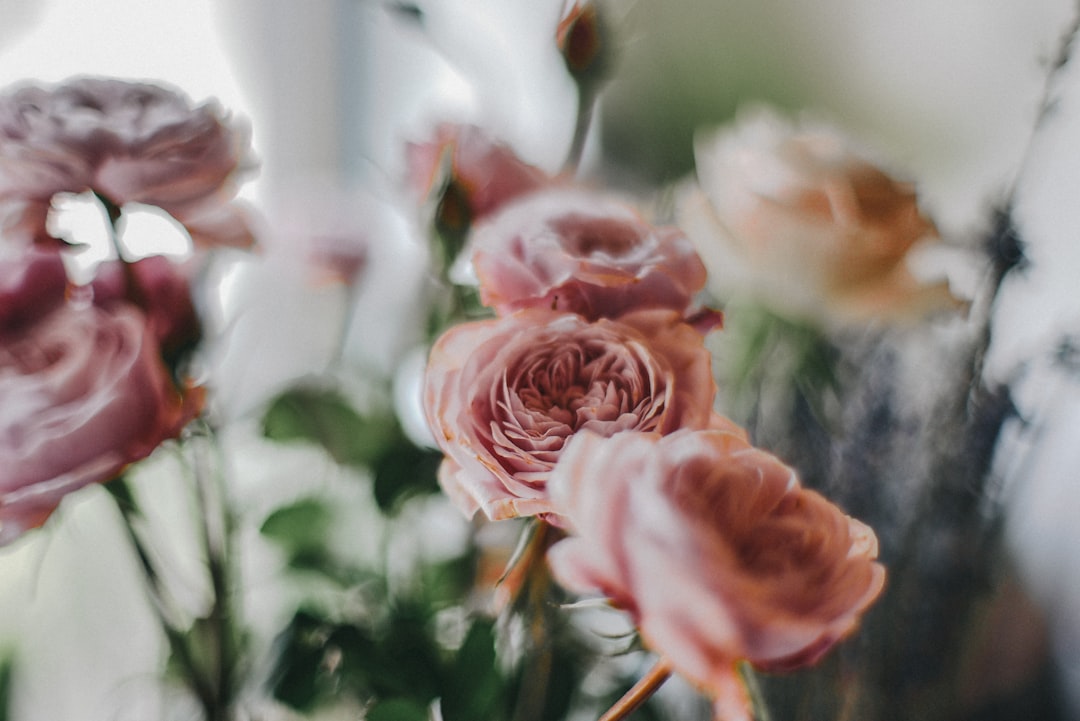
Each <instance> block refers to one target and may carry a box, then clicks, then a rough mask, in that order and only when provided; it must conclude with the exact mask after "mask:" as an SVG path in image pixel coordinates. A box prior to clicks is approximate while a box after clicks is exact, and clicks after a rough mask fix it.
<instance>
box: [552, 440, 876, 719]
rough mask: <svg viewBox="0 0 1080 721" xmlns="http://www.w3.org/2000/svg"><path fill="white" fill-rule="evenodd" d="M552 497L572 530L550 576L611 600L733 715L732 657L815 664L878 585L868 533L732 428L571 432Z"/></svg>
mask: <svg viewBox="0 0 1080 721" xmlns="http://www.w3.org/2000/svg"><path fill="white" fill-rule="evenodd" d="M549 495H550V501H551V503H552V506H553V508H554V510H555V512H556V513H559V514H561V516H562V517H563V518H564V519H565V522H566V525H567V526H568V527H569V528H570V529H571V531H572V533H573V534H574V535H573V536H571V537H570V538H568V539H567V540H564V541H560V542H559V543H558V544H556V545H555V546H554V547H553V548H552V549H551V551H550V553H549V562H550V564H551V568H552V571H553V572H554V574H555V576H556V578H557V579H558V580H560V582H561V583H563V584H564V585H565V586H567V587H568V588H570V589H572V590H575V591H579V592H587V591H600V592H602V593H603V594H605V595H606V596H608V597H609V598H610V599H611V600H612V601H613V602H614V603H615V604H616V605H617V606H619V607H621V608H623V609H625V610H626V611H628V612H629V613H630V614H631V616H632V617H633V619H634V621H635V622H636V624H637V625H638V627H639V629H640V631H641V634H642V637H643V638H644V639H645V641H646V642H647V644H648V645H649V646H650V647H652V648H653V649H654V650H656V651H657V652H659V653H661V654H664V655H665V656H666V657H667V658H668V659H669V660H670V661H671V663H672V664H673V665H674V666H675V668H676V669H677V670H679V671H680V672H681V673H683V674H684V675H686V676H687V677H688V678H690V679H691V680H693V681H694V682H695V683H697V684H698V685H699V686H701V687H702V688H704V689H707V690H709V691H711V692H712V693H713V694H714V695H717V696H719V697H721V698H728V697H730V698H728V700H729V701H731V702H732V703H733V704H735V706H736V707H737V706H738V699H737V698H735V697H733V696H731V694H733V693H735V691H736V690H737V689H738V683H737V682H736V683H733V674H734V673H735V668H736V663H737V662H739V661H740V660H743V659H745V660H748V661H750V663H751V664H753V665H754V666H755V667H757V668H759V669H763V670H768V671H782V670H788V669H792V668H797V667H800V666H805V665H807V664H810V663H813V662H815V661H816V660H817V659H818V658H820V656H821V655H822V654H824V653H825V652H827V651H828V650H829V649H830V648H831V647H832V646H833V645H834V644H835V643H836V642H837V641H838V640H840V639H841V638H843V637H844V636H846V635H847V634H849V633H850V632H851V631H852V630H853V629H854V628H855V626H856V624H857V622H858V620H859V618H860V616H861V615H862V613H863V612H864V611H865V610H866V609H867V608H868V607H869V605H870V604H871V603H872V602H873V601H874V599H875V598H876V597H877V596H878V594H879V593H880V591H881V589H882V587H883V584H884V579H885V571H884V568H883V567H882V566H881V565H880V564H878V563H877V562H876V561H875V559H876V557H877V540H876V537H875V536H874V534H873V532H872V531H871V530H870V529H869V528H868V527H866V526H865V525H864V524H862V523H860V522H858V521H856V520H854V519H852V518H849V517H848V516H846V515H844V514H843V513H842V512H841V511H840V510H839V509H837V508H836V507H835V506H833V505H832V504H831V503H829V502H828V501H827V500H825V499H824V498H823V497H822V496H820V495H819V494H817V493H815V492H813V491H809V490H806V489H804V488H802V486H801V485H800V484H799V481H798V479H797V478H796V475H795V473H794V471H793V470H792V469H791V468H789V467H788V466H786V465H784V464H783V463H782V462H781V461H779V460H778V459H776V458H775V457H774V456H772V455H770V454H768V453H766V452H765V451H762V450H760V449H757V448H754V447H752V446H751V445H750V444H749V443H748V442H747V441H746V437H745V435H744V434H741V433H739V432H737V429H734V428H732V427H731V425H730V424H729V423H718V424H716V427H715V428H714V429H710V430H705V431H692V430H684V431H679V432H676V433H673V434H670V435H668V436H661V435H660V434H656V433H625V434H621V435H616V436H612V437H610V438H605V437H602V436H599V435H596V434H592V433H582V434H579V435H578V436H577V437H575V438H574V440H573V442H571V443H570V444H569V446H568V448H567V449H566V450H565V452H564V453H563V456H562V459H561V460H560V463H559V465H558V467H557V468H556V469H555V470H554V472H553V473H552V475H551V477H550V480H549ZM676 588H677V589H678V593H672V592H671V589H676Z"/></svg>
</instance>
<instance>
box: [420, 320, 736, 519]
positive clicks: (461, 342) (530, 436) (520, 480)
mask: <svg viewBox="0 0 1080 721" xmlns="http://www.w3.org/2000/svg"><path fill="white" fill-rule="evenodd" d="M710 371H711V369H710V355H709V353H708V351H707V350H706V349H705V347H704V345H703V343H702V338H701V335H700V334H699V333H698V332H697V331H695V330H693V329H692V328H691V327H689V326H688V325H687V324H685V323H683V322H681V317H680V316H679V314H677V313H674V312H670V311H641V312H638V313H631V314H628V315H626V316H623V317H622V318H621V319H620V320H619V321H612V320H606V319H604V320H600V321H597V322H595V323H589V322H587V321H586V320H585V319H584V318H582V317H581V316H579V315H575V314H562V313H555V312H552V311H546V310H541V309H530V310H525V311H522V312H520V313H517V314H515V315H511V316H506V317H503V318H499V319H495V320H486V321H478V322H473V323H465V324H462V325H458V326H454V327H452V328H451V329H450V330H448V331H447V332H446V333H445V334H444V335H443V336H442V337H441V338H440V339H439V340H438V342H437V343H436V344H435V346H434V348H432V351H431V355H430V358H429V361H428V368H427V373H426V376H425V379H424V386H425V387H424V408H425V412H426V414H427V418H428V423H429V424H430V426H431V428H432V433H433V435H434V436H435V439H436V442H437V443H438V444H439V446H440V447H441V448H442V450H443V451H444V452H445V453H446V461H445V462H444V464H443V466H442V468H441V470H440V481H441V483H442V486H443V488H444V489H445V490H446V492H447V494H448V495H449V496H450V498H451V499H453V500H454V501H455V503H456V504H457V505H458V506H459V508H461V509H462V511H464V512H465V513H466V514H468V515H472V514H473V513H475V512H476V510H477V509H482V510H483V511H484V513H485V514H486V515H487V516H488V517H489V518H491V519H502V518H511V517H514V516H531V515H536V514H550V513H551V511H552V508H551V504H550V502H549V500H548V497H547V479H548V476H549V475H550V474H551V472H552V469H553V468H555V467H556V464H557V462H558V461H559V458H560V456H561V454H562V449H563V446H564V445H565V444H566V442H567V441H568V440H569V439H570V438H572V437H573V436H574V435H575V434H576V433H578V432H579V431H581V430H586V429H587V430H592V431H594V432H595V433H598V434H600V435H612V434H615V433H620V432H623V431H656V432H658V433H671V432H672V431H675V430H677V429H679V428H704V427H706V426H707V425H708V423H709V419H710V412H711V407H712V402H713V396H714V394H715V386H714V384H713V379H712V375H711V372H710ZM553 520H555V521H556V522H557V519H553Z"/></svg>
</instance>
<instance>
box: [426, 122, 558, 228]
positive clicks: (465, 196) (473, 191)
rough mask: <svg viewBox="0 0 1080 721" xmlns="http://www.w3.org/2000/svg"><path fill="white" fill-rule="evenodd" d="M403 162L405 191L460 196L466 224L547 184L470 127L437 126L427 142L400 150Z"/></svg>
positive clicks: (539, 173) (511, 153)
mask: <svg viewBox="0 0 1080 721" xmlns="http://www.w3.org/2000/svg"><path fill="white" fill-rule="evenodd" d="M406 161H407V163H406V165H407V172H408V181H409V185H410V186H411V187H412V188H413V190H414V192H415V193H416V195H417V196H418V197H420V198H426V197H427V196H428V195H430V194H431V193H432V192H433V191H435V190H440V189H441V187H440V186H441V185H442V184H443V183H448V184H450V185H452V186H453V190H454V191H455V192H456V193H458V194H459V195H460V198H459V199H460V201H461V202H462V203H463V204H464V208H463V210H464V211H465V212H467V214H468V215H469V218H468V219H467V220H468V221H470V222H471V221H475V220H478V219H480V218H482V217H483V216H485V215H487V214H488V213H490V212H492V211H494V210H495V209H497V208H498V207H499V206H501V205H503V204H504V203H506V202H508V201H509V200H511V199H513V198H516V197H518V196H520V195H524V194H525V193H529V192H532V191H533V190H536V189H538V188H541V187H543V186H545V185H547V184H548V183H550V182H551V178H550V177H549V176H548V175H547V173H545V172H544V171H543V170H541V169H540V168H537V167H535V166H532V165H529V164H528V163H526V162H524V161H523V160H521V158H519V157H518V156H517V154H516V153H515V152H514V150H513V149H512V148H510V147H509V146H507V145H503V144H501V143H498V142H496V141H495V140H494V139H492V138H491V137H490V136H489V135H488V134H487V133H486V132H485V131H484V130H483V129H481V128H479V127H477V126H475V125H454V124H451V123H443V124H440V125H439V126H438V127H436V128H435V133H434V138H432V139H431V140H430V141H428V142H424V143H410V144H409V145H408V146H407V147H406ZM444 174H445V176H446V177H444Z"/></svg>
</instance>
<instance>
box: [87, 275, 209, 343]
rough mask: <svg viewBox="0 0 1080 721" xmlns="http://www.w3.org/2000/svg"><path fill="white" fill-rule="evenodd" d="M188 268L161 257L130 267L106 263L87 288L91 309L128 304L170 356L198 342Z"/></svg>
mask: <svg viewBox="0 0 1080 721" xmlns="http://www.w3.org/2000/svg"><path fill="white" fill-rule="evenodd" d="M190 272H191V270H190V268H189V267H188V266H186V265H184V264H181V263H176V262H174V261H172V260H171V259H170V258H168V257H166V256H163V255H152V256H148V257H146V258H142V259H140V260H137V261H135V262H132V263H126V262H121V261H115V260H114V261H108V262H106V263H103V264H102V265H101V266H99V267H98V270H97V275H96V276H95V277H94V280H93V282H92V283H91V285H90V288H91V290H92V292H93V302H94V305H97V306H101V307H109V306H112V305H115V304H118V303H120V304H123V303H127V304H131V305H135V306H137V307H138V308H139V309H140V310H142V312H143V314H144V315H145V316H146V322H147V325H148V326H149V327H150V330H151V334H152V335H153V336H154V338H155V340H156V341H157V343H158V344H159V345H160V347H161V351H162V354H163V355H165V356H170V355H172V354H173V353H174V352H175V351H177V350H180V349H181V348H184V347H186V346H188V345H190V344H192V343H194V342H196V341H198V339H199V335H200V324H199V317H198V315H197V314H196V312H195V305H194V303H193V302H192V298H191V283H190V280H189V278H188V274H189V273H190Z"/></svg>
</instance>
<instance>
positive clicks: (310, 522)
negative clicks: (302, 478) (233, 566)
mask: <svg viewBox="0 0 1080 721" xmlns="http://www.w3.org/2000/svg"><path fill="white" fill-rule="evenodd" d="M333 520H334V512H333V510H331V508H330V506H329V504H328V503H327V502H326V501H324V500H322V499H320V498H303V499H301V500H299V501H297V502H296V503H293V504H292V505H289V506H283V507H281V508H278V509H277V510H275V511H274V512H273V513H271V514H270V515H269V516H267V518H266V520H265V521H263V524H262V526H260V527H259V532H260V533H262V535H264V536H266V537H267V538H269V539H270V540H272V541H274V542H276V543H277V544H278V545H280V546H281V547H282V548H284V549H285V550H286V551H289V552H292V553H297V554H299V553H304V552H306V551H310V550H312V549H319V548H323V547H325V545H326V533H327V530H328V529H329V527H330V524H331V523H332V522H333Z"/></svg>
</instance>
